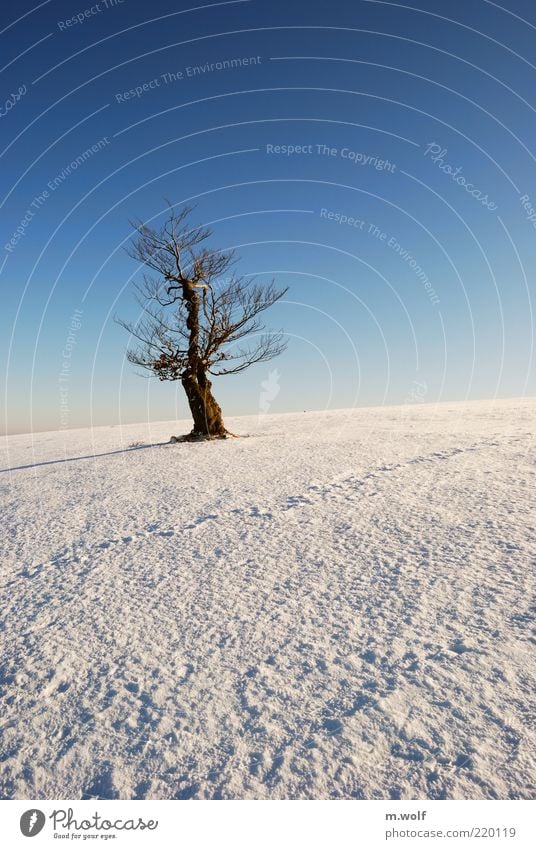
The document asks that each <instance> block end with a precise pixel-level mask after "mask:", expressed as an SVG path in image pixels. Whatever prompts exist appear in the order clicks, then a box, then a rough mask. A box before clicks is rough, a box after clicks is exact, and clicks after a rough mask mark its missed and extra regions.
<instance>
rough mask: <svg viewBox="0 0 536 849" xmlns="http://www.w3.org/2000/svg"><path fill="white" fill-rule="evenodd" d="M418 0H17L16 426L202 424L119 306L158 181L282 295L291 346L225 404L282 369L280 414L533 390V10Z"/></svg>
mask: <svg viewBox="0 0 536 849" xmlns="http://www.w3.org/2000/svg"><path fill="white" fill-rule="evenodd" d="M415 3H417V4H418V6H417V5H414V6H409V5H408V6H406V5H404V4H402V3H399V2H376V0H347V2H344V1H343V0H330V2H316V3H314V4H311V3H310V2H302V0H292V2H288V0H286V2H281V0H275V2H266V1H265V2H261V1H260V0H245V2H227V3H226V2H220V3H212V4H205V5H198V6H197V5H196V3H195V2H194V0H189V2H188V3H183V2H175V3H173V2H171V1H170V0H154V2H152V3H150V4H148V3H146V2H140V0H123V2H122V3H120V2H115V3H112V2H111V0H107V2H102V0H101V2H98V3H95V4H91V3H87V4H86V3H84V0H81V2H72V0H71V2H56V0H48V2H44V3H41V4H40V5H35V6H34V5H32V4H31V3H27V2H26V0H22V2H18V3H17V4H16V8H14V7H13V6H11V7H9V6H8V4H4V6H3V8H2V12H1V16H2V21H1V25H0V30H1V44H2V52H1V55H2V63H3V64H4V68H3V69H2V81H3V86H2V96H1V97H0V115H1V117H0V133H1V140H0V167H1V175H2V182H1V195H2V201H1V212H0V215H1V222H2V231H1V232H2V242H1V244H0V269H1V273H0V282H1V285H2V303H3V310H2V319H1V321H2V332H1V341H0V344H1V346H2V362H3V364H4V365H5V367H4V368H3V372H2V377H3V381H4V391H3V397H4V398H5V404H6V409H5V416H4V422H3V425H4V429H5V430H6V431H7V432H10V433H13V432H25V431H30V430H36V431H38V430H50V429H52V430H54V429H58V428H59V427H80V426H86V425H91V424H93V425H100V424H113V423H117V422H120V421H121V422H136V421H144V420H146V419H150V420H162V419H171V418H173V417H175V416H176V415H178V416H180V417H187V416H188V409H187V406H186V403H185V401H184V399H183V396H182V394H181V392H182V390H181V388H180V385H178V384H171V383H159V382H158V381H157V380H155V379H147V378H145V379H142V378H140V377H139V376H138V375H137V374H136V370H135V369H134V367H132V366H131V365H130V364H128V363H127V362H126V360H125V350H126V346H127V344H128V338H127V335H126V334H125V332H124V331H123V330H122V329H121V328H120V327H119V326H118V325H117V324H116V323H114V321H113V316H114V314H119V315H121V316H122V317H125V318H130V319H135V318H136V317H137V315H138V308H137V307H136V304H135V301H134V299H133V297H132V282H133V279H135V278H136V276H139V269H138V268H137V266H136V263H134V262H133V261H132V260H131V259H130V258H129V257H128V256H127V255H126V253H125V251H124V246H125V245H126V244H127V243H128V240H129V238H130V236H131V235H132V227H131V225H130V224H129V219H130V220H131V219H133V218H142V219H144V220H147V221H152V222H153V223H158V222H161V221H163V216H164V214H165V208H166V204H165V199H166V198H167V199H169V200H170V201H171V202H172V203H175V204H178V205H180V204H182V203H184V202H190V203H196V204H197V210H196V220H197V221H198V222H201V223H204V224H210V226H211V228H212V230H213V233H214V235H213V239H212V243H213V244H214V246H216V247H218V248H230V247H236V249H237V251H238V253H239V255H240V256H241V261H240V266H239V267H240V271H241V272H242V273H243V274H252V275H253V274H255V275H258V276H259V279H261V280H262V279H265V280H269V279H270V278H272V277H274V278H275V279H276V280H277V282H278V283H280V284H281V285H285V286H286V285H288V286H289V287H290V288H289V292H288V294H287V296H286V298H285V301H284V302H283V303H280V304H279V305H277V306H276V307H275V308H274V309H273V310H272V312H271V314H269V315H267V318H268V319H269V321H270V323H271V324H272V325H273V326H274V327H277V328H279V327H283V328H284V329H285V331H286V332H287V334H288V337H289V342H290V344H289V347H288V351H287V352H286V353H285V354H284V355H283V356H282V357H280V358H279V359H278V360H277V361H274V363H272V364H261V365H259V366H257V367H255V368H253V369H251V370H250V371H248V372H245V373H244V374H242V375H239V376H235V377H232V376H231V377H225V378H220V379H219V380H217V381H215V384H214V391H215V394H216V397H217V398H218V400H219V401H220V403H221V405H222V407H223V411H224V414H226V415H228V416H229V415H234V414H245V413H256V412H257V411H258V409H259V399H260V393H261V392H262V387H261V384H262V382H263V381H266V380H267V378H268V375H269V372H270V371H273V370H274V369H275V368H277V370H278V376H277V378H276V382H277V386H278V393H277V395H276V397H275V398H274V399H273V400H272V402H271V407H270V412H274V413H277V412H285V411H291V410H303V409H307V410H311V409H323V408H325V407H332V408H340V407H351V406H353V405H356V404H357V405H376V404H384V403H389V404H398V403H404V402H412V401H419V400H424V401H428V402H435V401H438V400H455V399H464V398H491V397H515V396H521V395H534V394H536V386H535V377H534V367H533V356H532V346H533V314H532V297H533V292H534V268H535V266H536V262H535V260H536V229H535V227H536V179H535V177H536V167H535V165H536V160H535V152H534V143H533V142H534V138H535V126H536V122H535V116H536V111H535V106H536V104H535V102H534V91H535V90H536V65H535V64H533V63H531V61H530V58H531V57H534V43H535V38H536V9H535V7H534V4H533V3H532V2H529V0H526V2H521V0H509V2H508V3H503V4H502V5H501V4H499V3H493V2H490V1H489V0H464V1H463V2H462V0H427V2H425V0H415ZM75 15H80V18H81V20H77V21H76V22H75V23H72V24H71V25H68V24H67V23H66V22H67V21H68V20H69V19H72V18H73V16H75ZM17 16H18V17H17ZM244 59H247V60H248V62H247V63H244V61H243V60H244ZM225 60H227V61H229V60H242V61H241V62H235V63H234V64H235V65H238V66H239V67H231V68H224V69H221V70H218V68H217V67H216V64H217V63H223V62H224V61H225ZM211 65H213V66H215V67H211ZM240 65H241V67H240ZM203 67H204V68H205V70H204V71H201V70H199V71H198V72H195V71H192V69H196V68H197V69H201V68H203ZM188 69H190V70H188ZM173 75H175V76H173ZM136 87H139V88H138V91H140V89H141V92H140V93H139V95H138V94H136V93H135V94H134V95H132V96H130V97H128V96H126V95H125V93H126V92H128V91H130V90H134V89H136ZM99 143H100V144H99ZM94 145H96V146H97V147H96V148H95V149H94V152H90V153H89V154H87V155H86V156H85V158H84V160H83V161H81V162H80V160H79V162H80V164H79V165H78V167H76V166H73V167H71V163H72V162H73V161H75V160H76V159H77V157H80V156H82V155H83V154H84V152H86V151H88V150H91V148H92V146H94ZM278 145H279V146H284V145H287V146H289V145H292V146H300V145H301V146H302V148H303V152H301V153H294V154H292V155H287V154H285V153H282V152H279V153H277V152H275V150H274V148H275V146H278ZM432 145H435V147H430V146H432ZM328 149H329V152H328ZM270 151H272V152H270ZM439 151H441V152H442V153H441V155H439ZM434 152H435V153H434ZM434 155H435V157H436V159H435V161H434V159H433V156H434ZM449 168H450V170H451V173H448V169H449ZM457 169H460V170H457ZM452 172H455V173H454V174H453V173H452ZM462 177H463V178H465V180H466V182H467V183H468V184H470V187H471V191H472V192H473V194H471V193H470V192H469V191H468V188H467V187H466V186H464V185H462V184H461V183H460V179H461V178H462ZM49 184H51V185H52V186H53V187H54V188H50V186H49ZM531 207H532V211H531ZM531 214H534V221H531V220H530V216H531ZM344 216H346V217H347V219H348V218H352V219H354V220H355V221H356V222H357V226H355V225H354V224H350V223H347V221H344V220H343V221H341V218H342V217H344ZM359 222H362V223H359ZM397 245H398V248H397ZM432 290H433V293H435V295H432ZM73 316H74V317H75V320H74V321H73V320H72V318H73ZM62 377H63V380H62V379H61V378H62Z"/></svg>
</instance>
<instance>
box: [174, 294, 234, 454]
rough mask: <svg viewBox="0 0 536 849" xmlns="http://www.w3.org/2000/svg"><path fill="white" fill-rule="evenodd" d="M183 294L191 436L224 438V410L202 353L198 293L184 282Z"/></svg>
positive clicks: (183, 383) (185, 384) (187, 395)
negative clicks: (216, 394) (200, 350)
mask: <svg viewBox="0 0 536 849" xmlns="http://www.w3.org/2000/svg"><path fill="white" fill-rule="evenodd" d="M182 292H183V297H184V300H185V302H186V308H187V310H188V317H187V319H186V327H187V328H188V330H189V331H190V338H189V345H188V368H187V369H186V371H185V372H184V374H183V376H182V385H183V388H184V391H185V392H186V397H187V398H188V404H189V405H190V412H191V413H192V418H193V420H194V426H193V429H192V432H191V434H190V436H191V437H193V438H196V437H224V436H226V434H227V431H226V430H225V425H224V423H223V417H222V412H221V408H220V406H219V404H218V403H217V401H216V399H215V398H214V395H213V394H212V392H211V387H212V383H211V382H210V380H209V379H208V377H207V372H206V365H205V363H204V361H203V360H202V359H201V358H200V354H199V294H198V290H196V288H195V287H194V285H193V284H192V283H191V282H190V281H184V283H183V287H182Z"/></svg>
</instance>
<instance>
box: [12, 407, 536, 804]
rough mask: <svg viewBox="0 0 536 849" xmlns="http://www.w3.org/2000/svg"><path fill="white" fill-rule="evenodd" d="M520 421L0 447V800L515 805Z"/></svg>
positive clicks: (525, 744)
mask: <svg viewBox="0 0 536 849" xmlns="http://www.w3.org/2000/svg"><path fill="white" fill-rule="evenodd" d="M535 415H536V401H533V400H520V401H500V402H473V403H467V404H441V405H437V406H435V405H420V404H415V405H411V406H406V407H398V408H395V407H391V408H381V409H380V408H377V409H358V410H352V411H334V412H332V411H330V412H319V413H300V414H288V415H277V416H262V417H260V418H257V417H250V418H241V419H234V420H233V419H230V420H229V421H228V422H226V423H227V425H228V427H229V428H230V429H231V430H232V431H234V432H235V433H239V434H242V438H240V439H229V440H226V441H224V442H222V441H218V442H206V443H200V444H175V445H170V444H166V443H167V440H168V439H169V437H170V435H171V434H172V433H181V432H185V431H187V430H188V429H189V423H186V422H184V423H182V425H179V426H177V425H176V424H174V425H170V423H159V424H151V425H128V426H125V427H109V428H97V429H93V430H91V429H87V430H72V431H65V432H60V433H42V434H35V435H34V436H33V437H32V436H31V435H19V436H15V437H10V438H4V439H3V440H2V441H1V449H2V452H3V455H4V456H3V462H2V469H3V471H2V473H1V475H0V486H1V488H2V504H3V512H4V521H3V525H4V528H5V531H6V533H5V535H4V538H3V541H2V552H1V554H2V573H1V576H2V577H1V583H2V592H3V595H4V601H3V604H2V608H3V623H2V631H1V636H2V643H3V645H2V651H1V667H0V695H1V697H2V704H3V707H2V719H1V729H0V733H1V743H0V793H1V795H2V797H3V798H18V799H23V798H32V799H45V798H71V799H79V798H84V799H86V798H90V797H98V798H106V799H108V798H112V799H113V798H121V799H129V798H151V799H190V798H192V799H202V798H210V799H220V798H223V799H229V798H234V799H236V798H247V799H251V798H258V799H279V798H292V799H295V798H299V799H310V798H316V799H351V798H357V799H362V798H365V799H422V798H430V799H452V798H453V799H493V798H499V799H510V798H532V797H533V796H534V791H535V777H534V694H535V686H534V679H533V677H531V667H532V666H533V664H534V644H535V642H536V635H535V630H534V618H533V614H534V597H533V596H531V591H532V588H533V575H534V552H535V551H536V545H535V520H534V513H533V507H534V484H535V482H536V477H535V472H536V467H535V463H534V453H533V438H534V422H535ZM129 446H130V447H129Z"/></svg>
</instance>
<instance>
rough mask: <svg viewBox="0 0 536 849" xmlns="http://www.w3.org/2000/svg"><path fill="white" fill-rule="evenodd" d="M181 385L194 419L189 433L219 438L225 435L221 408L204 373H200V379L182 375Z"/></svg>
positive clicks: (195, 435)
mask: <svg viewBox="0 0 536 849" xmlns="http://www.w3.org/2000/svg"><path fill="white" fill-rule="evenodd" d="M182 385H183V387H184V391H185V392H186V397H187V398H188V404H189V405H190V412H191V414H192V418H193V420H194V426H193V429H192V432H191V434H190V435H191V436H192V437H203V436H205V437H207V436H212V437H220V438H221V437H224V436H226V434H227V431H226V429H225V425H224V423H223V417H222V412H221V408H220V405H219V404H218V402H217V401H216V399H215V398H214V395H213V394H212V392H211V382H210V380H208V379H207V377H206V375H205V374H203V375H202V381H200V380H198V378H197V377H194V376H193V375H191V376H188V377H184V378H183V379H182Z"/></svg>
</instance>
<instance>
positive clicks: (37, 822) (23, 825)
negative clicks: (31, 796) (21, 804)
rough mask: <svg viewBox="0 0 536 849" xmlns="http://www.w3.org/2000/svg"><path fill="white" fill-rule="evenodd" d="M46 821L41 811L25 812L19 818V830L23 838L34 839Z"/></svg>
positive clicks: (34, 809)
mask: <svg viewBox="0 0 536 849" xmlns="http://www.w3.org/2000/svg"><path fill="white" fill-rule="evenodd" d="M45 821H46V817H45V815H44V813H43V811H38V810H37V809H36V808H32V810H30V811H25V812H24V813H23V815H22V816H21V818H20V830H21V831H22V833H23V834H24V836H25V837H35V835H36V834H39V832H40V831H41V829H42V828H43V826H44V824H45Z"/></svg>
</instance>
